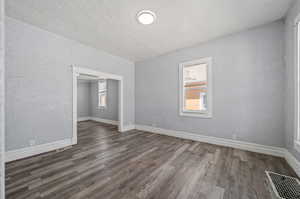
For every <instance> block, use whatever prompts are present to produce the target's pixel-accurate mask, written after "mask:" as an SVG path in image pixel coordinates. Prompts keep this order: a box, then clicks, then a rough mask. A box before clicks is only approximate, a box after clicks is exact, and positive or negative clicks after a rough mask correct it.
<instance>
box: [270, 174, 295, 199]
mask: <svg viewBox="0 0 300 199" xmlns="http://www.w3.org/2000/svg"><path fill="white" fill-rule="evenodd" d="M266 175H267V181H268V185H269V189H270V192H271V194H272V199H300V182H299V180H298V179H297V178H293V177H290V176H285V175H281V174H278V173H274V172H271V171H266Z"/></svg>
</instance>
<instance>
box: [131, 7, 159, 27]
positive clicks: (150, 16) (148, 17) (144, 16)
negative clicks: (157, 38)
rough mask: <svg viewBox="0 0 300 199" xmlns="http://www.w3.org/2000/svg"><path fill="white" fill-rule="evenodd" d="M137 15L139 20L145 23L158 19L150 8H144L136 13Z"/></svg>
mask: <svg viewBox="0 0 300 199" xmlns="http://www.w3.org/2000/svg"><path fill="white" fill-rule="evenodd" d="M136 17H137V20H138V22H140V23H141V24H143V25H150V24H152V23H153V22H154V21H155V19H156V15H155V13H154V12H152V11H150V10H142V11H140V12H139V13H138V14H137V15H136Z"/></svg>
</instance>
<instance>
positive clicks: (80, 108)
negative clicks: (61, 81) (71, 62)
mask: <svg viewBox="0 0 300 199" xmlns="http://www.w3.org/2000/svg"><path fill="white" fill-rule="evenodd" d="M90 87H91V83H89V82H87V81H80V80H79V81H78V82H77V118H80V117H89V116H90V115H91V113H90V109H91V89H90Z"/></svg>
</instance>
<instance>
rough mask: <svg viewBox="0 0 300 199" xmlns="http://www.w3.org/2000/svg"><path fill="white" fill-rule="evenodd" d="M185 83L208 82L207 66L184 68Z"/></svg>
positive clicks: (199, 65)
mask: <svg viewBox="0 0 300 199" xmlns="http://www.w3.org/2000/svg"><path fill="white" fill-rule="evenodd" d="M183 81H184V82H195V81H196V82H203V81H204V82H206V81H207V64H198V65H192V66H185V67H184V68H183Z"/></svg>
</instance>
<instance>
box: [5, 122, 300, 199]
mask: <svg viewBox="0 0 300 199" xmlns="http://www.w3.org/2000/svg"><path fill="white" fill-rule="evenodd" d="M78 131H79V134H78V144H77V145H76V146H73V147H72V148H70V149H67V150H65V151H62V152H50V153H46V154H42V155H38V156H35V157H31V158H27V159H23V160H18V161H14V162H11V163H9V164H7V165H6V196H7V199H42V198H43V199H50V198H51V199H68V198H72V199H79V198H84V199H99V198H101V199H102V198H104V199H175V198H176V199H196V198H197V199H222V198H223V199H252V198H253V199H270V195H269V193H268V191H267V189H266V187H265V185H264V171H265V170H266V169H267V170H271V171H274V172H279V173H282V174H286V175H292V176H295V173H294V172H293V171H292V169H291V168H290V167H289V166H288V165H287V163H286V162H285V160H284V159H282V158H277V157H272V156H268V155H262V154H257V153H251V152H246V151H241V150H236V149H232V148H227V147H220V146H215V145H210V144H205V143H200V142H194V141H189V140H182V139H178V138H173V137H168V136H163V135H157V134H152V133H145V132H141V131H136V130H134V131H130V132H126V133H119V132H117V128H116V127H115V126H112V125H105V124H101V123H98V122H92V121H86V122H80V123H79V124H78Z"/></svg>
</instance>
